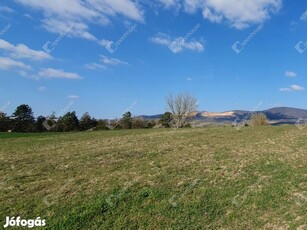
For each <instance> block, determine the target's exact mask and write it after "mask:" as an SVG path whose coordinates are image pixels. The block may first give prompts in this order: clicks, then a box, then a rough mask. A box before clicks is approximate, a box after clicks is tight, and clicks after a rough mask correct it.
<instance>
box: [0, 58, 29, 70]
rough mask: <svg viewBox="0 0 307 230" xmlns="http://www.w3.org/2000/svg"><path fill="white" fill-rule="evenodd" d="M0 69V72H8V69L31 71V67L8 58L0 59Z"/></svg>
mask: <svg viewBox="0 0 307 230" xmlns="http://www.w3.org/2000/svg"><path fill="white" fill-rule="evenodd" d="M0 69H1V70H9V69H23V70H31V66H28V65H26V64H24V63H22V62H19V61H15V60H13V59H11V58H9V57H0Z"/></svg>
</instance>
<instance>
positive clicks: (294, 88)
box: [279, 85, 305, 92]
mask: <svg viewBox="0 0 307 230" xmlns="http://www.w3.org/2000/svg"><path fill="white" fill-rule="evenodd" d="M304 90H305V88H304V87H303V86H300V85H291V86H290V87H287V88H281V89H279V91H281V92H289V91H304Z"/></svg>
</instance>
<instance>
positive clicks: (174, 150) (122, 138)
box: [0, 126, 307, 229]
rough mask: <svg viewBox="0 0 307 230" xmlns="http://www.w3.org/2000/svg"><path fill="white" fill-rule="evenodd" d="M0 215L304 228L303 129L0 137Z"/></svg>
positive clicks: (139, 224)
mask: <svg viewBox="0 0 307 230" xmlns="http://www.w3.org/2000/svg"><path fill="white" fill-rule="evenodd" d="M0 157H1V163H0V172H1V173H0V179H1V184H0V187H1V191H0V200H1V206H0V213H1V226H3V225H4V223H5V217H6V216H16V217H17V216H21V217H22V218H24V219H35V218H36V217H41V218H42V219H45V220H46V226H45V228H46V229H307V128H305V129H303V130H299V129H298V128H297V127H296V126H277V127H259V128H251V127H242V128H241V129H240V130H236V129H235V128H232V127H210V128H184V129H148V130H144V129H143V130H113V131H95V132H76V133H42V134H16V133H1V134H0Z"/></svg>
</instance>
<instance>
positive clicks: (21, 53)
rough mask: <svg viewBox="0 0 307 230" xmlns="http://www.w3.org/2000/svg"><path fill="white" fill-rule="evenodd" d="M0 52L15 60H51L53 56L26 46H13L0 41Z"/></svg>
mask: <svg viewBox="0 0 307 230" xmlns="http://www.w3.org/2000/svg"><path fill="white" fill-rule="evenodd" d="M0 50H4V51H5V52H7V53H8V55H9V56H10V57H12V58H15V59H30V60H35V61H39V60H44V59H51V56H50V55H49V54H47V53H45V52H43V51H37V50H32V49H30V48H29V47H27V46H26V45H24V44H18V45H16V46H15V45H13V44H11V43H9V42H7V41H5V40H2V39H0Z"/></svg>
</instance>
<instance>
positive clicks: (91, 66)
mask: <svg viewBox="0 0 307 230" xmlns="http://www.w3.org/2000/svg"><path fill="white" fill-rule="evenodd" d="M85 67H86V68H88V69H90V70H96V69H106V68H107V67H106V66H105V65H101V64H98V63H95V62H94V63H89V64H85Z"/></svg>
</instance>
